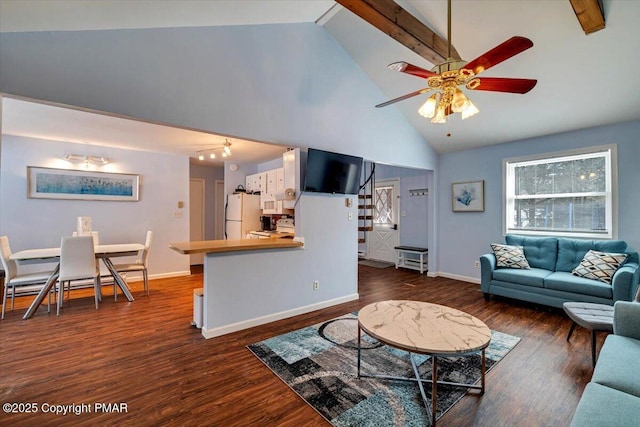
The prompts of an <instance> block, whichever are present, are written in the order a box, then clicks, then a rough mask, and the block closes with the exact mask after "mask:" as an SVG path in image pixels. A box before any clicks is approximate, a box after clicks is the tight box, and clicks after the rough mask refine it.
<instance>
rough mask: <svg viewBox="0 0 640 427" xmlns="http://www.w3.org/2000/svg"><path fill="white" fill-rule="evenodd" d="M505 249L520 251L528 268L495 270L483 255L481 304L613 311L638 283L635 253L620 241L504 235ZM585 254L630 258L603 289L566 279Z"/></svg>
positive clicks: (586, 281)
mask: <svg viewBox="0 0 640 427" xmlns="http://www.w3.org/2000/svg"><path fill="white" fill-rule="evenodd" d="M505 243H506V244H507V245H513V246H522V247H523V248H524V255H525V257H526V259H527V261H528V263H529V265H530V267H531V268H530V269H516V268H502V267H496V257H495V255H494V254H493V253H488V254H485V255H482V256H481V257H480V267H481V279H480V280H481V282H480V289H481V290H482V292H483V293H484V296H485V299H486V300H489V298H490V296H491V295H500V296H503V297H507V298H513V299H518V300H523V301H529V302H533V303H536V304H542V305H548V306H552V307H558V308H561V307H562V304H563V303H565V302H567V301H578V302H591V303H597V304H608V305H613V304H614V303H615V302H616V301H631V300H632V299H633V296H634V294H635V291H636V287H637V286H638V283H639V282H640V269H639V267H638V253H637V252H635V251H633V250H631V249H629V248H627V243H626V242H624V241H622V240H583V239H569V238H561V237H529V236H519V235H507V236H505ZM589 250H596V251H600V252H615V253H627V254H629V257H628V259H627V261H626V262H625V263H624V264H623V265H622V266H621V267H620V268H619V269H618V270H617V271H616V273H615V275H614V276H613V279H612V283H611V284H608V283H604V282H601V281H598V280H593V279H586V278H583V277H578V276H574V275H573V274H571V271H572V270H573V269H574V268H575V267H576V266H578V264H580V261H582V258H583V257H584V255H585V254H586V253H587V252H588V251H589Z"/></svg>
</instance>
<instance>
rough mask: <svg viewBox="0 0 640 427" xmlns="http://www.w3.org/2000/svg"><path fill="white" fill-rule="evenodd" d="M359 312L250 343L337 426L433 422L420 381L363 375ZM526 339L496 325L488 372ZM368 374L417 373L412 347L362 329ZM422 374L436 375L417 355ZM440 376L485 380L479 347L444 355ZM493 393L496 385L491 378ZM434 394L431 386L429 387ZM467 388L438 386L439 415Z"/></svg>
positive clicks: (452, 379) (464, 380) (379, 426)
mask: <svg viewBox="0 0 640 427" xmlns="http://www.w3.org/2000/svg"><path fill="white" fill-rule="evenodd" d="M357 330H358V320H357V315H356V314H353V313H351V314H346V315H344V316H340V317H339V318H336V319H332V320H329V321H327V322H323V323H319V324H316V325H313V326H309V327H306V328H303V329H299V330H297V331H293V332H289V333H286V334H284V335H280V336H277V337H273V338H270V339H267V340H264V341H261V342H258V343H255V344H251V345H250V346H248V348H249V350H251V352H253V354H255V355H256V357H258V359H260V360H261V361H262V362H263V363H264V364H265V365H266V366H267V367H268V368H270V369H271V370H272V371H273V372H274V373H275V374H276V375H277V376H278V377H279V378H280V379H281V380H282V381H284V382H285V383H286V384H287V385H288V386H289V387H291V389H292V390H293V391H295V392H296V393H297V394H298V395H299V396H300V397H302V398H303V399H304V400H305V401H306V402H307V403H308V404H309V405H311V406H312V407H313V408H314V409H315V410H316V411H317V412H318V413H319V414H320V415H322V416H323V417H324V418H325V419H326V420H327V421H329V422H330V423H331V424H333V425H334V426H375V427H383V426H416V427H417V426H421V427H424V426H429V425H430V424H431V422H430V417H429V414H428V413H427V411H426V409H425V407H424V404H423V402H422V398H421V396H420V391H419V388H418V386H417V384H415V383H409V382H403V381H389V380H379V379H373V378H362V379H358V378H357V376H356V374H357V366H356V365H357V333H358V332H357ZM519 341H520V338H518V337H514V336H511V335H507V334H503V333H501V332H496V331H492V332H491V344H490V345H489V347H488V348H487V350H486V364H487V371H488V370H490V369H491V368H492V367H493V366H494V365H495V364H496V363H498V361H500V359H502V358H503V357H504V356H505V355H506V354H507V353H508V352H509V351H510V350H511V349H512V348H513V347H515V345H516V344H517V343H518V342H519ZM362 348H363V350H362V359H361V360H362V371H361V373H362V374H369V375H394V376H404V377H412V376H413V370H412V367H411V362H410V359H409V353H407V352H406V351H402V350H398V349H395V348H392V347H389V346H386V345H382V344H380V343H379V342H377V341H376V340H374V339H373V338H371V337H369V336H367V335H365V334H364V333H363V335H362ZM414 360H415V361H416V364H417V365H418V369H419V372H420V373H421V376H422V378H425V379H429V378H431V360H430V357H428V356H423V355H414ZM438 368H439V369H438V379H439V380H442V381H450V382H459V383H469V384H473V383H475V382H478V381H479V380H480V353H478V354H474V355H470V356H460V357H447V358H445V357H442V358H438ZM486 387H487V388H486V393H490V392H491V384H490V383H489V382H487V385H486ZM425 391H426V393H427V398H428V399H431V387H430V386H428V385H427V386H426V387H425ZM466 392H467V389H466V388H461V387H452V386H446V385H439V386H438V401H437V407H438V410H437V418H440V417H441V416H442V415H443V414H444V413H445V412H446V411H447V410H449V409H450V408H451V407H452V406H453V405H454V404H455V403H456V402H457V401H458V400H460V399H461V398H462V397H463V396H464V395H465V393H466Z"/></svg>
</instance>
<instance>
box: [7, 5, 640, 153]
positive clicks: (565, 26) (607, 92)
mask: <svg viewBox="0 0 640 427" xmlns="http://www.w3.org/2000/svg"><path fill="white" fill-rule="evenodd" d="M396 1H397V3H399V4H400V5H402V6H403V7H404V8H405V9H407V10H409V11H410V12H411V13H413V14H414V15H415V16H416V17H418V18H419V19H421V20H422V21H423V22H424V23H426V24H427V25H429V26H430V27H431V28H432V29H434V30H435V31H436V32H438V33H439V34H440V35H441V36H442V37H444V38H446V33H447V28H446V25H447V24H446V0H429V1H425V0H405V1H402V0H396ZM124 4H125V3H123V2H121V1H113V0H104V1H100V2H93V1H84V2H79V1H75V0H70V1H64V0H63V1H48V2H42V1H31V0H19V1H12V0H0V31H52V30H81V29H82V30H84V29H117V28H151V27H177V26H202V25H245V24H265V23H291V22H315V21H317V20H318V19H320V18H321V17H322V16H323V15H325V16H324V18H323V19H322V20H321V21H320V22H321V23H322V25H324V27H325V28H326V29H327V31H329V32H330V34H331V35H332V36H333V37H334V38H335V39H336V40H337V41H338V42H339V43H340V44H341V45H342V46H343V47H344V49H345V50H346V51H347V52H348V53H349V54H350V55H351V56H352V57H353V59H354V60H355V61H356V63H357V64H358V65H359V66H360V67H361V68H362V70H363V71H364V72H365V73H366V74H367V75H368V76H369V78H370V79H371V80H372V81H373V83H374V84H376V85H377V86H378V87H379V88H380V90H381V92H382V93H383V94H384V95H381V99H380V102H383V101H385V100H387V99H391V98H395V97H397V96H400V95H403V94H405V93H408V92H412V91H415V90H417V89H420V88H423V87H425V81H424V80H422V79H420V78H417V77H414V76H410V75H406V74H402V73H398V72H396V71H392V70H388V69H387V68H386V65H387V64H389V63H391V62H396V61H407V62H410V63H413V64H415V65H418V66H421V67H423V68H426V69H430V68H431V67H432V66H433V64H430V63H428V62H427V61H426V60H424V59H423V58H421V57H419V56H417V55H416V54H415V53H413V52H411V51H410V50H409V49H407V48H405V47H404V46H402V45H400V44H399V43H398V42H396V41H394V40H393V39H391V38H390V37H388V36H386V35H385V34H383V33H382V32H380V31H378V30H376V29H375V28H373V27H371V26H370V25H369V24H367V23H365V22H364V21H362V20H361V19H360V18H358V17H356V16H355V15H353V14H352V13H351V12H350V11H348V10H346V9H342V8H341V7H340V6H335V7H334V2H333V1H331V0H292V1H286V0H260V1H258V0H255V1H252V0H244V1H220V0H216V1H163V2H162V3H161V4H162V7H158V2H157V1H153V0H151V1H146V0H136V1H129V2H126V7H123V5H124ZM603 5H604V11H605V20H606V25H607V27H606V28H605V29H604V30H601V31H598V32H596V33H593V34H591V35H588V36H587V35H585V34H584V32H583V31H582V29H581V27H580V25H579V23H578V20H577V18H576V17H575V14H574V12H573V10H572V8H571V5H570V3H569V0H482V1H479V0H454V1H453V19H452V40H453V45H454V46H455V47H456V49H457V50H458V52H459V53H460V54H461V55H462V57H463V58H464V59H466V60H471V59H474V58H475V57H477V56H480V55H481V54H482V53H484V52H486V51H488V50H489V49H491V48H493V47H494V46H496V45H498V44H500V43H502V42H503V41H505V40H507V39H508V38H510V37H511V36H513V35H521V36H525V37H528V38H530V39H531V40H532V41H533V42H534V47H533V48H531V49H529V50H527V51H525V52H523V53H521V54H519V55H517V56H515V57H514V58H512V59H510V60H508V61H506V62H504V63H502V64H499V65H498V66H496V67H494V68H492V69H490V70H488V71H486V72H485V73H484V74H483V75H486V76H492V77H523V78H535V79H537V80H538V85H537V86H536V87H535V88H534V89H533V90H532V91H531V92H529V93H528V94H526V95H514V94H501V93H491V92H479V91H477V92H472V91H468V92H467V95H468V96H469V97H470V98H471V99H472V101H473V102H474V104H475V105H476V106H477V107H478V108H479V109H480V114H478V115H476V116H474V117H473V118H470V119H468V120H465V121H462V120H460V118H459V116H458V115H455V117H452V118H450V120H449V121H448V123H447V124H446V125H436V124H431V123H430V122H429V121H428V120H426V119H423V118H421V117H420V116H419V115H418V114H417V110H418V108H419V106H420V105H421V103H422V102H424V97H420V96H418V97H415V98H412V99H409V100H405V101H402V102H399V103H397V104H394V105H393V106H388V107H385V108H388V109H392V108H397V109H398V110H399V111H400V112H401V113H402V114H403V115H404V116H405V117H406V118H407V120H408V121H409V122H410V123H411V124H412V125H413V126H414V127H415V128H416V129H417V130H418V131H419V132H420V133H421V134H422V135H423V136H424V137H425V139H426V140H427V141H428V142H429V143H430V144H431V145H432V146H433V147H434V149H436V151H438V152H441V153H442V152H448V151H456V150H462V149H467V148H473V147H480V146H484V145H491V144H498V143H503V142H508V141H513V140H518V139H524V138H530V137H535V136H539V135H547V134H552V133H558V132H563V131H570V130H574V129H581V128H588V127H592V126H598V125H605V124H611V123H617V122H623V121H629V120H638V119H640V89H638V87H637V86H635V85H633V81H635V78H634V73H636V72H637V70H639V69H640V55H638V52H640V32H639V31H637V28H636V26H637V22H638V21H639V20H640V1H637V0H617V1H613V0H604V1H603ZM330 9H331V12H329V10H330ZM327 12H329V13H327ZM421 98H422V99H421ZM13 101H15V102H17V101H16V100H13ZM23 107H24V108H26V107H25V106H24V105H23ZM372 107H373V106H372ZM39 108H41V107H39ZM3 109H4V116H8V117H11V116H12V113H11V107H9V108H7V107H4V108H3ZM77 113H78V112H74V113H73V114H77ZM21 114H23V115H27V114H28V112H27V111H26V110H24V109H23V111H22V113H21ZM85 114H88V113H85ZM58 120H63V118H62V117H60V116H58ZM89 120H96V121H97V122H98V123H94V126H95V125H100V126H105V125H106V126H108V127H109V128H114V131H113V132H112V135H110V138H111V139H113V140H114V141H115V140H116V139H117V138H118V135H121V136H127V135H131V133H130V132H134V130H133V128H137V130H135V131H137V132H142V133H144V132H148V131H151V129H152V128H153V126H152V125H151V124H148V123H145V124H139V125H132V123H130V121H124V122H122V123H121V124H120V125H119V124H118V123H120V122H119V121H117V120H116V119H115V118H113V117H108V118H105V116H101V117H92V118H91V119H89ZM47 122H48V120H47ZM74 122H75V123H79V122H81V121H78V120H77V118H76V120H75V121H74ZM23 125H24V123H23ZM32 125H33V122H31V127H32ZM52 126H53V125H52ZM83 127H84V130H82V129H79V130H78V135H79V136H78V140H84V141H88V140H91V138H93V139H96V136H95V133H94V134H93V136H92V137H91V136H87V135H86V134H84V133H83V132H85V131H86V130H87V128H89V126H83ZM94 129H95V127H94ZM58 130H60V129H58ZM32 131H33V130H32ZM155 131H156V133H155V134H154V136H153V137H151V138H145V137H143V136H142V134H140V133H138V134H136V135H137V136H136V137H130V138H129V140H154V139H157V138H160V139H159V140H161V141H163V142H162V144H154V149H155V150H156V151H159V150H158V147H159V146H166V148H167V150H176V152H180V153H191V154H193V151H194V150H193V149H194V147H196V146H198V144H204V143H207V142H208V140H207V138H215V136H213V135H210V134H206V135H200V134H198V132H193V131H187V130H175V129H174V130H171V131H169V130H168V128H167V127H162V128H160V129H155ZM3 132H25V130H24V129H22V130H13V124H12V119H11V118H7V117H3ZM43 132H53V130H51V129H46V130H43ZM69 132H70V127H69V125H68V124H67V126H65V135H66V140H69ZM165 132H166V135H167V139H166V140H164V139H162V137H160V136H159V134H161V133H162V134H164V133H165ZM172 132H177V133H180V132H186V133H188V134H189V135H190V137H188V138H186V140H187V141H188V142H186V143H181V144H179V145H176V142H175V141H177V140H180V139H176V140H173V139H172V138H171V137H170V135H171V134H172ZM447 134H451V136H449V137H448V136H447ZM180 136H181V137H183V139H182V140H183V141H184V140H185V139H184V137H185V135H183V134H181V135H180ZM74 138H75V137H74ZM223 139H224V138H223ZM202 141H205V142H202ZM236 141H238V142H236ZM132 142H133V141H129V142H123V143H122V145H128V146H131V143H132ZM96 143H105V141H96ZM109 143H110V144H114V145H115V144H116V142H113V141H110V142H109ZM232 143H233V144H234V157H235V147H236V144H238V150H239V145H240V140H236V139H235V138H234V139H233V140H232ZM148 148H149V147H146V148H144V147H143V148H141V149H148ZM250 151H260V149H259V148H255V149H254V150H250ZM272 157H273V156H272ZM236 158H238V157H236Z"/></svg>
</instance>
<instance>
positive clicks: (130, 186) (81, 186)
mask: <svg viewBox="0 0 640 427" xmlns="http://www.w3.org/2000/svg"><path fill="white" fill-rule="evenodd" d="M139 193H140V175H130V174H124V173H111V172H95V171H82V170H73V169H55V168H41V167H35V166H27V197H28V198H30V199H66V200H111V201H121V202H122V201H125V202H137V201H138V200H139Z"/></svg>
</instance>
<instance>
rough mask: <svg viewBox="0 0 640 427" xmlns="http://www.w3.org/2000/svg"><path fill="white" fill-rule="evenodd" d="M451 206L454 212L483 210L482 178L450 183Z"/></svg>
mask: <svg viewBox="0 0 640 427" xmlns="http://www.w3.org/2000/svg"><path fill="white" fill-rule="evenodd" d="M451 206H452V210H453V211H454V212H482V211H484V180H481V181H468V182H454V183H452V184H451Z"/></svg>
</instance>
